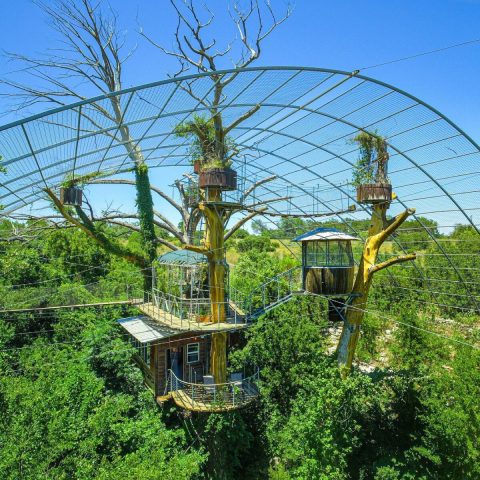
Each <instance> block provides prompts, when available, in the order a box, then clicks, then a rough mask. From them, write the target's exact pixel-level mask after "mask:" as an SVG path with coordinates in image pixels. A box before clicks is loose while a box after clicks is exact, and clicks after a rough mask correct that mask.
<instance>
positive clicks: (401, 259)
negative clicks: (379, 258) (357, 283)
mask: <svg viewBox="0 0 480 480" xmlns="http://www.w3.org/2000/svg"><path fill="white" fill-rule="evenodd" d="M416 258H417V254H416V253H410V254H407V255H399V256H398V257H392V258H389V259H388V260H385V261H384V262H380V263H377V264H376V265H372V266H371V267H369V269H368V273H369V274H370V275H373V274H374V273H375V272H379V271H380V270H383V269H384V268H387V267H390V266H391V265H395V264H396V263H403V262H410V261H412V260H415V259H416Z"/></svg>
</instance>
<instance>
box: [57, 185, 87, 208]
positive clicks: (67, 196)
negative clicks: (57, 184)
mask: <svg viewBox="0 0 480 480" xmlns="http://www.w3.org/2000/svg"><path fill="white" fill-rule="evenodd" d="M82 193H83V192H82V189H81V188H78V187H61V188H60V202H61V203H62V205H68V206H72V207H81V206H82Z"/></svg>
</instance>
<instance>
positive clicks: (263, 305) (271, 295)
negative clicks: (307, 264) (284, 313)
mask: <svg viewBox="0 0 480 480" xmlns="http://www.w3.org/2000/svg"><path fill="white" fill-rule="evenodd" d="M301 289H302V267H301V266H300V265H298V266H296V267H292V268H290V269H289V270H286V271H285V272H282V273H280V274H278V275H276V276H275V277H272V278H270V279H269V280H268V281H266V282H265V283H262V284H261V285H259V286H258V287H256V288H254V289H253V290H252V291H251V292H250V293H249V295H248V297H247V300H246V304H245V305H244V310H245V312H246V318H247V319H248V320H253V319H255V318H257V317H258V316H260V315H261V314H263V313H265V312H267V311H269V310H271V309H272V308H274V307H276V306H278V305H281V304H282V303H284V302H285V301H287V300H289V299H290V298H291V296H292V294H293V293H294V292H296V291H300V290H301Z"/></svg>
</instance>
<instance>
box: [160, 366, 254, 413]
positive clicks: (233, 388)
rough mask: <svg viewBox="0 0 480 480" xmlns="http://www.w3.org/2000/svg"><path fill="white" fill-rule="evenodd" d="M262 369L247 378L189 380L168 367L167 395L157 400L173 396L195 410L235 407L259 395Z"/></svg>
mask: <svg viewBox="0 0 480 480" xmlns="http://www.w3.org/2000/svg"><path fill="white" fill-rule="evenodd" d="M258 380H259V372H256V373H255V374H254V375H252V376H251V377H248V378H245V379H237V380H232V381H231V382H228V383H217V384H214V383H190V382H184V381H183V380H181V379H179V378H178V377H177V376H176V375H175V373H173V371H172V370H169V371H168V384H167V392H168V395H165V396H163V397H159V398H157V401H158V402H164V401H165V400H168V399H171V400H173V401H174V402H175V404H176V405H177V406H179V407H181V408H183V409H185V410H190V411H192V412H225V411H228V410H236V409H238V408H242V407H244V406H246V405H248V404H249V403H251V402H253V401H254V400H255V399H256V398H257V397H258V395H259V392H258V387H257V382H258Z"/></svg>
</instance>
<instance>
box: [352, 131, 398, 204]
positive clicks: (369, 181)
mask: <svg viewBox="0 0 480 480" xmlns="http://www.w3.org/2000/svg"><path fill="white" fill-rule="evenodd" d="M353 143H356V144H358V145H359V147H360V155H359V158H358V160H357V163H356V164H355V166H354V171H353V179H352V183H353V185H355V186H356V187H357V201H358V202H360V203H379V202H390V201H391V200H392V186H391V185H390V180H389V178H388V176H387V171H388V159H389V155H388V151H387V142H386V140H385V138H384V137H382V136H380V135H378V134H377V132H374V133H372V134H370V133H367V132H361V133H359V134H358V135H357V136H356V137H354V139H353Z"/></svg>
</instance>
